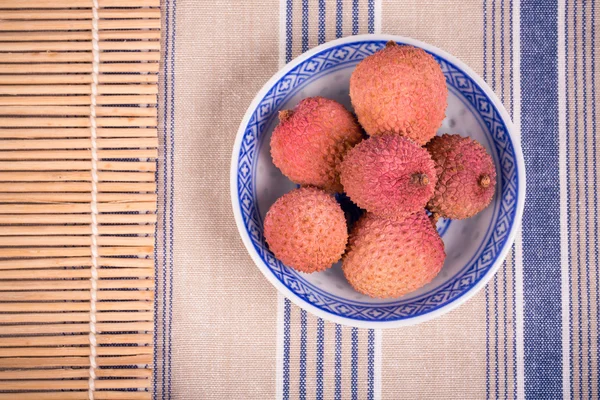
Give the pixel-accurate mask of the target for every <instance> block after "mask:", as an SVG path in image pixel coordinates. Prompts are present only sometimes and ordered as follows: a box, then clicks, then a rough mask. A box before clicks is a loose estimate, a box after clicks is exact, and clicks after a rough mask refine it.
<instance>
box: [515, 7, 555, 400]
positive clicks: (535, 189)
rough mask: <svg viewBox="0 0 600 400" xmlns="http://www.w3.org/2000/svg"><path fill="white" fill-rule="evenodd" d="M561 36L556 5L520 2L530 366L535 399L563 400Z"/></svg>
mask: <svg viewBox="0 0 600 400" xmlns="http://www.w3.org/2000/svg"><path fill="white" fill-rule="evenodd" d="M557 34H558V27H557V3H556V0H554V1H549V2H538V1H536V0H522V1H521V53H522V54H521V76H522V83H521V88H522V118H521V120H522V142H523V150H524V155H525V164H526V168H527V202H526V203H525V214H524V217H523V287H524V288H523V293H524V302H525V304H524V323H525V327H524V348H525V365H524V367H525V396H526V397H527V398H531V399H538V398H539V399H541V398H544V399H560V398H562V342H561V326H562V318H561V293H560V287H561V270H560V267H561V266H560V254H561V253H560V252H561V248H560V201H559V196H560V186H559V177H558V102H557V98H558V92H557V88H558V74H557V54H558V53H557V51H558V49H557ZM540 210H543V212H540Z"/></svg>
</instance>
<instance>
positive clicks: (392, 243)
mask: <svg viewBox="0 0 600 400" xmlns="http://www.w3.org/2000/svg"><path fill="white" fill-rule="evenodd" d="M445 258H446V253H445V251H444V243H443V242H442V239H441V238H440V236H439V235H438V233H437V231H436V230H435V228H434V227H433V226H432V225H431V222H430V220H429V218H428V217H427V214H426V213H425V211H424V210H421V211H419V212H417V213H414V214H410V215H408V216H406V217H405V218H401V219H395V220H394V219H387V218H381V217H377V216H375V215H373V214H370V213H368V214H366V215H365V216H363V217H362V218H361V219H360V220H359V221H358V222H357V224H356V226H355V227H354V229H353V230H352V233H351V234H350V239H349V243H348V250H347V253H346V255H345V256H344V263H343V265H342V269H343V271H344V274H345V275H346V279H348V282H349V283H350V285H352V287H353V288H354V289H355V290H357V291H358V292H360V293H363V294H366V295H368V296H371V297H377V298H389V297H399V296H403V295H405V294H407V293H410V292H413V291H415V290H417V289H419V288H420V287H422V286H424V285H425V284H427V283H429V282H431V280H432V279H433V278H435V276H436V275H437V274H438V273H439V272H440V270H441V269H442V266H443V265H444V259H445Z"/></svg>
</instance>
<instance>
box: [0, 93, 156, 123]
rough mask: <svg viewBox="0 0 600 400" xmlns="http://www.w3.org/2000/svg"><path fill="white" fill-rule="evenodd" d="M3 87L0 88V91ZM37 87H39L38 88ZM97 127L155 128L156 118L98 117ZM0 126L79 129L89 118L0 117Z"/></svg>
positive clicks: (88, 121)
mask: <svg viewBox="0 0 600 400" xmlns="http://www.w3.org/2000/svg"><path fill="white" fill-rule="evenodd" d="M3 87H7V86H0V90H1V88H3ZM38 87H39V86H38ZM96 121H97V123H98V126H100V127H111V126H115V127H124V126H140V127H141V126H143V127H147V126H156V125H157V122H156V118H146V117H127V118H125V117H116V118H110V117H98V118H96ZM0 126H2V127H6V128H14V127H20V126H22V127H64V128H69V127H73V128H79V127H88V126H90V119H89V118H61V117H55V118H52V117H49V118H44V117H40V118H34V117H30V118H10V117H2V118H0Z"/></svg>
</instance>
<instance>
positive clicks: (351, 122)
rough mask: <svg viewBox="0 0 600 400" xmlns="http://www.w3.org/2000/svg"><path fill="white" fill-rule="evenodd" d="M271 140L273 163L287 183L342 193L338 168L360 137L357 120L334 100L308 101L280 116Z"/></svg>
mask: <svg viewBox="0 0 600 400" xmlns="http://www.w3.org/2000/svg"><path fill="white" fill-rule="evenodd" d="M279 120H280V123H279V125H277V127H276V128H275V130H274V131H273V136H272V137H271V156H272V158H273V163H274V164H275V166H277V168H279V169H280V170H281V172H282V173H283V174H284V175H285V176H287V177H288V178H289V179H290V180H292V181H293V182H295V183H298V184H300V185H312V186H316V187H319V188H322V189H325V190H328V191H332V192H341V191H342V186H341V184H340V180H339V173H338V164H339V163H340V162H341V160H342V158H343V156H344V154H345V153H346V151H347V150H348V149H350V148H351V147H352V146H354V145H355V144H356V143H358V142H359V141H360V140H361V139H362V137H363V133H362V130H361V128H360V126H359V125H358V123H357V122H356V118H355V117H354V116H353V115H352V114H351V113H350V112H349V111H348V110H346V109H345V108H344V106H342V105H341V104H339V103H338V102H336V101H334V100H330V99H326V98H324V97H309V98H306V99H304V100H302V101H301V102H300V103H298V105H297V106H296V107H295V108H294V110H293V111H292V110H285V111H280V112H279Z"/></svg>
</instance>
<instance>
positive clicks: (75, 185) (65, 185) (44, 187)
mask: <svg viewBox="0 0 600 400" xmlns="http://www.w3.org/2000/svg"><path fill="white" fill-rule="evenodd" d="M97 187H98V193H122V192H136V193H140V192H155V191H156V184H155V183H153V182H149V183H147V182H130V183H119V182H99V183H98V185H97ZM91 190H92V184H91V183H90V182H43V183H42V182H12V183H1V182H0V193H19V192H27V193H30V192H48V193H51V192H89V191H91Z"/></svg>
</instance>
